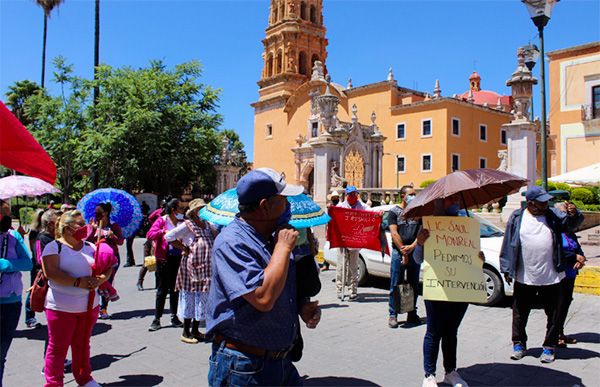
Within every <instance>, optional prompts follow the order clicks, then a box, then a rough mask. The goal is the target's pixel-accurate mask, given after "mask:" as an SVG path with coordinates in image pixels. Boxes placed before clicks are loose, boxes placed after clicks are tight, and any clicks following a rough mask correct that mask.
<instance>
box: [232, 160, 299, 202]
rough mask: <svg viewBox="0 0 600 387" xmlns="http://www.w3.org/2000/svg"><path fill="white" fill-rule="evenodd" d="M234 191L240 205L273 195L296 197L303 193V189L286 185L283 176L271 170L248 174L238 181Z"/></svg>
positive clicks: (261, 169)
mask: <svg viewBox="0 0 600 387" xmlns="http://www.w3.org/2000/svg"><path fill="white" fill-rule="evenodd" d="M236 189H237V194H238V201H239V203H240V204H252V203H257V202H258V201H260V200H261V199H268V198H270V197H271V196H273V195H282V196H296V195H300V194H301V193H303V192H304V187H302V186H301V185H292V184H287V183H286V182H285V176H284V175H282V174H280V173H279V172H277V171H275V170H273V169H271V168H257V169H254V170H252V171H250V172H248V173H247V174H245V175H244V176H242V178H241V179H240V180H239V181H238V183H237V186H236Z"/></svg>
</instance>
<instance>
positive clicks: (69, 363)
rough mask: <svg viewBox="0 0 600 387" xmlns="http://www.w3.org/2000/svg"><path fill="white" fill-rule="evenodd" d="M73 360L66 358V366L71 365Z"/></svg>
mask: <svg viewBox="0 0 600 387" xmlns="http://www.w3.org/2000/svg"><path fill="white" fill-rule="evenodd" d="M71 364H73V362H72V361H71V360H69V359H65V368H67V367H70V366H71Z"/></svg>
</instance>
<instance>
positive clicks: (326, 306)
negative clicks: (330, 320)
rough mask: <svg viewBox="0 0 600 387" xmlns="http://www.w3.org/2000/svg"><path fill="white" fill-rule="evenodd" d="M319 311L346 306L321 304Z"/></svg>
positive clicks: (344, 306) (344, 305)
mask: <svg viewBox="0 0 600 387" xmlns="http://www.w3.org/2000/svg"><path fill="white" fill-rule="evenodd" d="M319 307H320V308H321V309H332V308H347V307H348V305H346V304H323V305H319Z"/></svg>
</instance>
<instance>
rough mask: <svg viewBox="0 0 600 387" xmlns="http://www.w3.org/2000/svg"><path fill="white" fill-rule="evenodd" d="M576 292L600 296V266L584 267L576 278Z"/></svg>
mask: <svg viewBox="0 0 600 387" xmlns="http://www.w3.org/2000/svg"><path fill="white" fill-rule="evenodd" d="M574 292H576V293H582V294H592V295H595V296H600V267H597V266H591V267H584V268H583V269H581V270H580V271H579V275H578V276H577V278H576V279H575V289H574Z"/></svg>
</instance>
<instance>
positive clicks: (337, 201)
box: [331, 199, 340, 206]
mask: <svg viewBox="0 0 600 387" xmlns="http://www.w3.org/2000/svg"><path fill="white" fill-rule="evenodd" d="M339 202H340V199H333V200H332V201H331V203H333V205H335V206H337V205H338V203H339Z"/></svg>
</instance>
